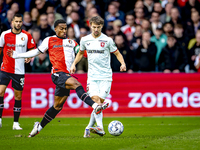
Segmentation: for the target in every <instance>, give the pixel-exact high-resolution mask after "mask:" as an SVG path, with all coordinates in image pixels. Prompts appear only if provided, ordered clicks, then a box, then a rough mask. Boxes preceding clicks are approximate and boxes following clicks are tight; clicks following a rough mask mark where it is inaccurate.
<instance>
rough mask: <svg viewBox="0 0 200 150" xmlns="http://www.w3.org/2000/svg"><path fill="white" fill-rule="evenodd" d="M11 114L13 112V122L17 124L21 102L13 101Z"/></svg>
mask: <svg viewBox="0 0 200 150" xmlns="http://www.w3.org/2000/svg"><path fill="white" fill-rule="evenodd" d="M13 112H14V122H18V120H19V115H20V112H21V100H15V105H14V108H13Z"/></svg>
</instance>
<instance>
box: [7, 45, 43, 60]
mask: <svg viewBox="0 0 200 150" xmlns="http://www.w3.org/2000/svg"><path fill="white" fill-rule="evenodd" d="M41 53H42V52H41V51H40V50H39V49H37V48H36V49H34V50H31V51H28V52H26V53H17V52H16V51H13V50H12V49H10V50H8V51H7V55H8V56H10V57H12V58H14V59H19V58H31V57H35V56H37V55H39V54H41Z"/></svg>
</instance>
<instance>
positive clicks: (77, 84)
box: [74, 80, 82, 89]
mask: <svg viewBox="0 0 200 150" xmlns="http://www.w3.org/2000/svg"><path fill="white" fill-rule="evenodd" d="M79 86H82V85H81V83H80V82H78V81H77V80H76V81H75V82H74V89H76V88H77V87H79Z"/></svg>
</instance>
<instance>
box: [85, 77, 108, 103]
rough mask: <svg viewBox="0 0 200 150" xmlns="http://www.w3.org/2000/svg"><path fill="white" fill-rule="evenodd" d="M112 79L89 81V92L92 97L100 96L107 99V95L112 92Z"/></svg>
mask: <svg viewBox="0 0 200 150" xmlns="http://www.w3.org/2000/svg"><path fill="white" fill-rule="evenodd" d="M111 83H112V81H108V80H90V81H87V92H88V94H89V96H90V97H92V96H95V95H96V96H99V97H100V98H102V99H106V97H107V96H108V95H109V93H110V89H111Z"/></svg>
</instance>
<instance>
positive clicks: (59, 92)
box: [51, 72, 71, 97]
mask: <svg viewBox="0 0 200 150" xmlns="http://www.w3.org/2000/svg"><path fill="white" fill-rule="evenodd" d="M70 77H71V76H70V74H68V73H65V72H56V73H53V74H52V75H51V79H52V81H53V83H54V84H55V85H56V89H55V94H54V95H55V96H60V97H63V96H69V93H70V90H69V89H66V88H65V82H66V81H67V79H69V78H70Z"/></svg>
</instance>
